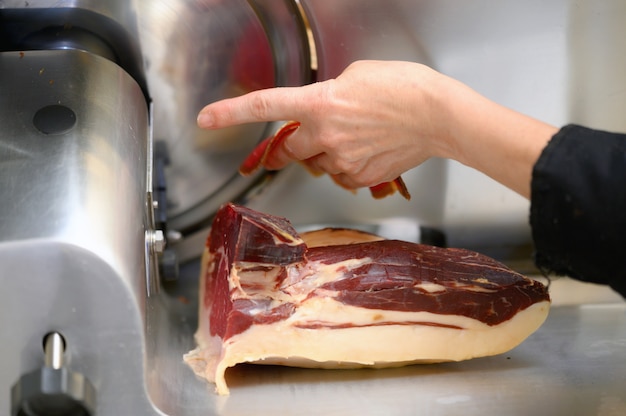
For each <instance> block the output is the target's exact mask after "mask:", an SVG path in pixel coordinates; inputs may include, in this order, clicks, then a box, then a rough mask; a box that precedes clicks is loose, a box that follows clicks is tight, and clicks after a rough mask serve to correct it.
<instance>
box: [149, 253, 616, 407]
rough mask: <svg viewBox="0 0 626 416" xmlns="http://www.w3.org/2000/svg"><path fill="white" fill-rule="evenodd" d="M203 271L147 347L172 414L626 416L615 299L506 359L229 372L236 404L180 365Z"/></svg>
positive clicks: (190, 270)
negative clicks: (374, 367)
mask: <svg viewBox="0 0 626 416" xmlns="http://www.w3.org/2000/svg"><path fill="white" fill-rule="evenodd" d="M197 272H198V265H197V264H190V265H186V266H185V267H184V268H183V273H182V277H181V280H180V281H179V282H178V283H177V285H176V286H175V287H172V288H166V290H164V291H163V292H162V294H161V295H160V299H158V301H157V303H159V304H160V305H162V306H165V308H163V309H161V308H160V307H157V309H161V310H162V313H155V314H153V320H154V324H155V325H158V327H159V328H160V330H159V333H158V337H157V338H156V340H155V341H156V342H155V343H154V344H152V345H151V346H150V345H149V347H150V348H156V349H157V350H158V351H155V352H156V354H155V355H154V356H156V357H159V358H158V359H157V360H153V362H148V366H149V367H148V368H149V369H150V370H149V375H150V382H151V384H150V390H151V394H152V396H153V399H154V401H155V403H156V404H157V405H158V406H159V407H160V408H161V409H162V410H163V411H164V412H165V413H168V414H172V415H174V414H175V415H213V414H215V415H248V414H255V415H273V416H274V415H310V414H311V415H312V414H324V415H352V414H366V415H385V416H390V415H415V414H425V415H426V414H427V415H448V414H450V415H457V414H464V415H481V416H483V415H531V414H535V415H548V414H549V415H568V416H570V415H601V416H612V415H624V414H626V303H624V302H622V301H621V300H620V299H619V297H615V298H611V297H610V296H609V298H608V299H609V302H608V303H594V304H571V305H565V304H561V305H556V306H553V308H552V310H551V311H550V315H549V317H548V319H547V320H546V322H545V324H544V325H543V326H542V327H541V328H540V329H539V330H538V331H537V332H535V333H534V334H533V335H531V336H530V337H529V338H528V339H527V340H526V341H525V342H524V343H522V344H521V345H520V346H518V347H517V348H515V349H513V350H512V351H510V352H509V353H506V354H503V355H499V356H495V357H487V358H480V359H474V360H470V361H465V362H459V363H446V364H436V365H414V366H409V367H403V368H396V369H384V370H369V369H368V370H312V369H298V368H283V367H273V366H255V365H240V366H237V367H235V368H233V369H230V370H229V371H228V372H227V381H228V384H229V387H230V389H231V394H230V396H228V397H220V396H217V395H216V394H215V393H213V386H212V385H209V384H207V383H205V382H203V381H201V380H199V379H198V378H196V377H195V376H194V375H193V373H192V372H191V370H190V369H189V368H187V366H186V365H185V364H184V363H183V362H182V355H183V354H184V353H185V352H187V351H188V350H189V349H191V348H193V346H194V343H193V332H194V331H195V326H196V322H197V317H196V314H197V300H196V299H195V296H196V294H197ZM556 287H557V290H560V291H563V290H565V291H567V290H568V287H567V284H561V286H560V287H559V286H558V285H557V286H556ZM557 297H559V296H557ZM562 297H563V296H562V295H561V296H560V298H562ZM614 300H617V301H614ZM165 311H168V312H165ZM163 319H165V320H166V321H167V322H169V325H162V324H163V321H161V320H163Z"/></svg>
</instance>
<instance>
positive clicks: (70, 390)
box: [11, 332, 96, 416]
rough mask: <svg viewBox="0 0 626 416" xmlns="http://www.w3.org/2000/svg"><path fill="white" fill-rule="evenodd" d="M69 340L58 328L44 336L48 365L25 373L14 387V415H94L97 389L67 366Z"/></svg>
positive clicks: (12, 394) (12, 404)
mask: <svg viewBox="0 0 626 416" xmlns="http://www.w3.org/2000/svg"><path fill="white" fill-rule="evenodd" d="M64 351H65V340H64V338H63V336H62V335H61V334H59V333H58V332H52V333H50V334H48V335H46V336H45V337H44V354H45V365H44V366H43V367H42V368H40V369H39V370H35V371H33V372H31V373H28V374H24V375H22V376H21V377H20V379H19V380H18V381H17V382H16V383H15V384H14V385H13V387H12V388H11V415H12V416H47V415H50V416H52V415H68V416H91V415H94V414H95V409H96V390H95V389H94V387H93V385H92V384H91V382H90V381H89V380H88V379H87V378H86V377H84V376H83V375H82V374H80V373H76V372H72V371H70V370H68V369H67V368H66V367H64V366H63V354H64Z"/></svg>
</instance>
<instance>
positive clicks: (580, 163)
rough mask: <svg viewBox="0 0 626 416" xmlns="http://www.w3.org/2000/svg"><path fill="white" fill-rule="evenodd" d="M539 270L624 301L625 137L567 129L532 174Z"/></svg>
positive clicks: (532, 218)
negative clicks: (604, 289)
mask: <svg viewBox="0 0 626 416" xmlns="http://www.w3.org/2000/svg"><path fill="white" fill-rule="evenodd" d="M530 225H531V227H532V235H533V240H534V243H535V250H536V251H535V263H536V264H537V267H539V268H540V269H543V270H545V271H548V272H554V273H556V274H564V275H569V276H571V277H573V278H575V279H578V280H584V281H588V282H594V283H602V284H608V285H610V286H611V287H612V288H613V289H614V290H616V291H617V292H619V293H620V294H621V295H622V296H624V297H626V135H624V134H615V133H608V132H604V131H598V130H592V129H588V128H585V127H581V126H576V125H568V126H565V127H563V128H562V129H561V130H560V131H559V132H558V133H557V134H556V135H554V137H553V138H552V139H551V140H550V142H549V143H548V145H547V146H546V148H545V149H544V150H543V152H542V154H541V156H540V157H539V159H538V160H537V163H536V164H535V166H534V169H533V176H532V183H531V208H530Z"/></svg>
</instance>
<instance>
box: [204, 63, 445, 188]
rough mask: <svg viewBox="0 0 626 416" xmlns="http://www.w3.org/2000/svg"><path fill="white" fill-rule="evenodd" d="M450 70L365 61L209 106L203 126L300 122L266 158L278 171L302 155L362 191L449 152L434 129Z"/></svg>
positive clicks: (317, 168)
mask: <svg viewBox="0 0 626 416" xmlns="http://www.w3.org/2000/svg"><path fill="white" fill-rule="evenodd" d="M439 78H443V76H442V75H440V74H438V73H437V72H435V71H433V70H432V69H430V68H428V67H425V66H423V65H420V64H416V63H409V62H387V61H359V62H356V63H354V64H352V65H350V66H349V67H348V68H347V69H346V70H345V71H344V72H343V73H342V74H341V75H340V76H339V77H338V78H336V79H334V80H328V81H324V82H319V83H316V84H311V85H307V86H303V87H292V88H274V89H267V90H261V91H255V92H252V93H249V94H246V95H243V96H241V97H236V98H232V99H226V100H222V101H219V102H216V103H213V104H210V105H208V106H206V107H205V108H204V109H203V110H202V111H201V112H200V114H199V117H198V124H199V126H200V127H203V128H212V129H215V128H222V127H228V126H232V125H236V124H242V123H249V122H259V121H278V120H297V121H299V122H300V123H301V125H300V127H299V128H298V130H297V131H295V132H294V133H293V134H292V135H290V136H289V137H288V138H287V139H286V140H285V141H284V142H283V144H282V145H281V146H280V147H279V148H278V149H276V151H275V152H274V155H273V157H272V158H271V159H268V160H267V161H265V167H266V168H267V169H270V170H275V169H280V168H283V167H284V166H285V165H287V164H288V163H290V162H291V161H301V162H303V163H305V164H307V165H308V166H309V168H310V169H311V170H313V171H323V172H327V173H329V174H330V175H331V176H333V179H334V180H335V181H337V182H338V183H340V184H341V185H342V186H344V187H347V188H350V189H355V188H359V187H363V186H373V185H377V184H379V183H382V182H390V181H393V180H394V179H395V178H397V177H398V176H400V174H401V173H403V172H405V171H407V170H409V169H410V168H412V167H414V166H417V165H418V164H420V163H421V162H423V161H424V160H426V159H427V158H429V157H432V156H445V154H444V152H443V151H441V150H440V149H439V147H441V146H438V145H439V144H442V143H444V141H443V139H442V136H444V135H443V134H442V132H441V131H433V130H434V129H435V127H436V126H434V125H433V118H434V116H433V114H432V113H433V112H434V110H432V109H431V108H430V107H431V106H432V104H433V102H434V100H433V97H431V94H432V92H433V90H432V88H433V86H434V84H436V83H437V80H438V79H439Z"/></svg>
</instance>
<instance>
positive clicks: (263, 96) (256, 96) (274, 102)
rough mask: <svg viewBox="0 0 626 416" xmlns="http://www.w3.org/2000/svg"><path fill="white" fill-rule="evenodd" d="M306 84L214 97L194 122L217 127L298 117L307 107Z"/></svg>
mask: <svg viewBox="0 0 626 416" xmlns="http://www.w3.org/2000/svg"><path fill="white" fill-rule="evenodd" d="M308 87H309V86H304V87H278V88H269V89H265V90H258V91H253V92H250V93H248V94H245V95H241V96H239V97H234V98H227V99H224V100H220V101H216V102H214V103H211V104H209V105H207V106H206V107H204V108H203V109H202V110H201V111H200V113H199V114H198V126H199V127H201V128H205V129H219V128H223V127H230V126H234V125H238V124H245V123H254V122H270V121H280V120H300V119H301V118H302V117H301V115H302V114H305V113H306V111H307V102H310V101H309V100H307V96H308Z"/></svg>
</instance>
